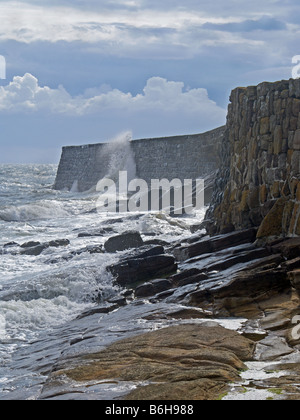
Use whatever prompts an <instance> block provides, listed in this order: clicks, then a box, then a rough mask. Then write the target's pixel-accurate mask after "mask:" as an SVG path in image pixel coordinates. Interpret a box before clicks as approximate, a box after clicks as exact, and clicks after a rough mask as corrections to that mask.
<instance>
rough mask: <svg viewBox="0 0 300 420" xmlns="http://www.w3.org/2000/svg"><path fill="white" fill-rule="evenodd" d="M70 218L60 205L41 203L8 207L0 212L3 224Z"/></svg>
mask: <svg viewBox="0 0 300 420" xmlns="http://www.w3.org/2000/svg"><path fill="white" fill-rule="evenodd" d="M66 216H70V214H69V213H68V212H67V211H66V210H65V209H64V208H63V204H62V203H58V202H55V201H41V202H38V203H32V204H26V205H23V206H9V207H5V208H4V209H2V210H0V220H2V221H5V222H29V221H33V220H43V219H54V218H62V217H66Z"/></svg>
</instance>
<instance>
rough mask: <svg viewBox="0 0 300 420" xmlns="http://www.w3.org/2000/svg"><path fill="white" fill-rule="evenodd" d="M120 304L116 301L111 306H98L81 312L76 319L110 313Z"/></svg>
mask: <svg viewBox="0 0 300 420" xmlns="http://www.w3.org/2000/svg"><path fill="white" fill-rule="evenodd" d="M118 307H119V305H118V304H116V303H114V304H113V305H109V306H97V307H96V308H92V309H88V310H87V311H85V312H83V313H82V314H80V315H79V316H78V317H77V318H76V319H84V318H88V317H90V316H93V315H97V314H109V313H110V312H112V311H114V310H116V309H118Z"/></svg>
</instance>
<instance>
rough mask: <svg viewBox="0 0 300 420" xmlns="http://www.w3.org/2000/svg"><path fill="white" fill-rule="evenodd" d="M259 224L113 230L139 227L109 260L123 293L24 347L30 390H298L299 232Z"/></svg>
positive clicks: (79, 394) (71, 393) (85, 394)
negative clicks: (156, 231)
mask: <svg viewBox="0 0 300 420" xmlns="http://www.w3.org/2000/svg"><path fill="white" fill-rule="evenodd" d="M256 231H257V229H255V228H254V229H247V230H244V231H238V232H233V233H229V234H225V235H219V236H215V237H211V238H210V237H209V236H206V235H204V233H202V231H201V233H196V234H193V235H190V236H189V237H187V238H186V239H185V240H182V241H180V242H179V243H178V242H176V243H170V244H169V245H168V246H165V247H163V246H159V245H149V244H148V245H145V244H144V243H143V241H142V242H139V245H140V246H139V247H135V248H134V249H133V248H132V247H133V245H134V244H133V243H132V242H130V241H131V240H132V236H133V232H130V233H129V236H128V233H125V234H124V235H119V236H118V237H115V238H114V241H115V243H116V241H118V239H121V240H122V241H121V243H122V244H124V241H125V243H126V240H127V239H128V238H130V240H129V242H128V244H129V246H128V247H129V248H130V249H128V251H125V252H122V254H121V255H122V257H121V259H120V261H119V262H118V263H116V264H115V265H113V266H108V267H107V270H108V271H110V272H111V273H112V274H113V277H114V281H115V282H116V284H119V285H120V287H121V290H123V291H122V296H119V297H118V298H115V299H112V300H111V301H109V302H107V304H105V305H103V304H101V305H98V306H95V307H94V308H92V309H91V310H89V311H86V312H85V313H83V314H82V315H81V316H79V317H78V318H77V319H76V320H74V321H73V322H71V323H70V324H69V325H66V326H65V328H64V329H63V330H61V329H60V330H59V331H57V332H55V331H54V332H53V334H52V336H47V337H45V338H44V340H40V341H39V342H38V343H33V344H32V345H31V357H30V358H29V359H28V357H27V358H24V355H23V356H22V351H21V352H19V354H17V355H16V358H15V360H14V363H15V364H17V365H19V367H20V368H21V369H26V367H29V366H30V365H31V366H32V364H33V363H34V365H35V371H36V372H37V374H38V379H36V383H34V384H32V385H31V386H30V387H29V388H28V390H27V392H28V398H32V393H33V392H34V393H35V395H36V397H35V398H37V399H41V400H59V399H63V400H74V399H75V400H78V399H84V400H85V399H128V400H130V399H137V400H163V399H165V400H218V399H299V398H300V390H299V387H298V386H297V384H299V383H300V378H299V374H300V371H299V368H298V367H299V360H300V352H299V349H300V336H299V339H295V337H293V334H292V332H293V331H294V330H295V325H294V324H293V320H294V317H295V316H297V315H298V308H299V304H300V296H299V281H298V279H299V278H300V274H299V273H300V257H299V255H300V238H293V239H287V240H284V239H281V240H277V241H274V242H270V243H268V244H266V245H264V246H261V244H259V242H257V241H256ZM126 235H127V236H126ZM138 235H139V234H138V232H135V236H136V237H138ZM122 246H123V245H122ZM125 248H126V246H125ZM155 261H156V263H155ZM145 275H146V277H145ZM143 277H144V280H147V281H141V279H142V278H143ZM129 279H131V282H129ZM232 325H234V326H233V327H232ZM112 326H114V328H112ZM9 398H11V399H18V395H17V393H14V392H12V393H11V394H10V395H9ZM23 398H24V395H23V396H22V399H23Z"/></svg>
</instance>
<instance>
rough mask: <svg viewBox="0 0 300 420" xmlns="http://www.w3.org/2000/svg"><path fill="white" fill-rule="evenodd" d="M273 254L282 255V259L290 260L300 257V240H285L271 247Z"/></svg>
mask: <svg viewBox="0 0 300 420" xmlns="http://www.w3.org/2000/svg"><path fill="white" fill-rule="evenodd" d="M272 250H273V252H274V253H275V252H276V253H279V252H280V253H282V254H283V256H284V257H286V258H287V259H289V260H291V259H294V258H297V257H299V255H300V238H292V239H287V240H285V241H282V242H280V243H279V244H277V245H274V246H272Z"/></svg>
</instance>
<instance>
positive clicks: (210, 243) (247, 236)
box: [174, 229, 257, 261]
mask: <svg viewBox="0 0 300 420" xmlns="http://www.w3.org/2000/svg"><path fill="white" fill-rule="evenodd" d="M256 233H257V229H247V230H243V231H239V232H233V233H229V234H226V235H219V236H216V237H213V238H209V239H207V238H206V239H202V240H200V241H199V242H196V243H194V244H191V245H188V246H182V247H180V248H176V249H174V256H175V258H176V259H177V260H178V261H185V260H187V259H189V258H193V257H196V256H199V255H203V254H209V253H212V252H218V251H221V250H224V249H227V248H231V247H235V246H238V245H242V244H247V243H252V242H254V241H255V239H256Z"/></svg>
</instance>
